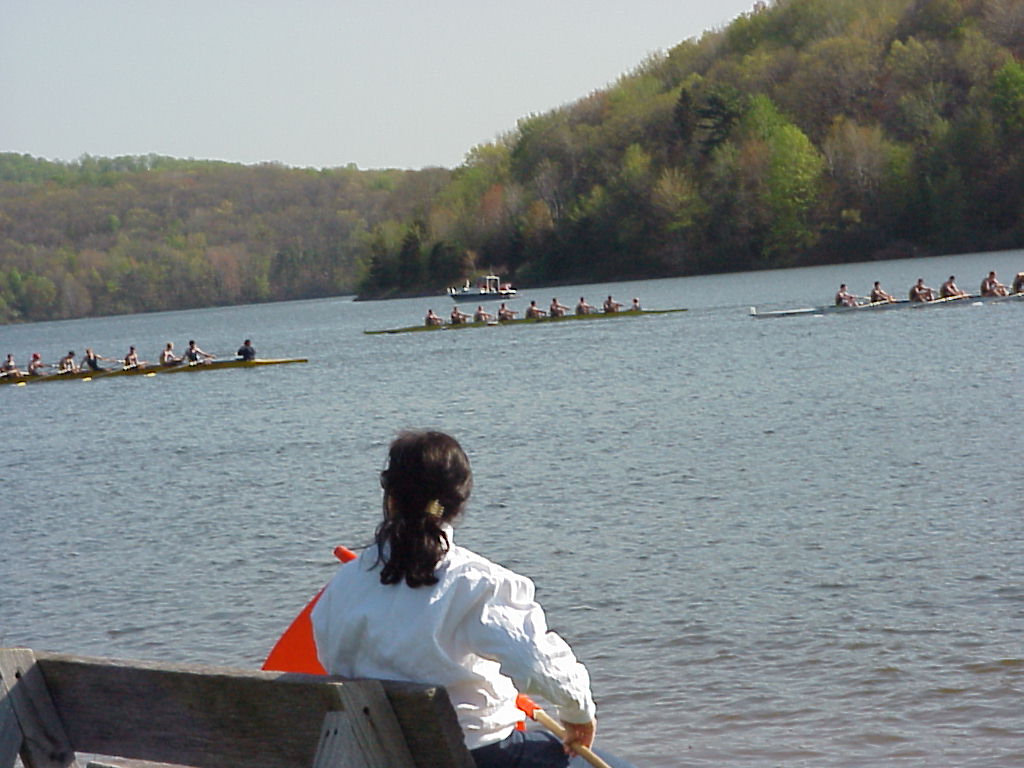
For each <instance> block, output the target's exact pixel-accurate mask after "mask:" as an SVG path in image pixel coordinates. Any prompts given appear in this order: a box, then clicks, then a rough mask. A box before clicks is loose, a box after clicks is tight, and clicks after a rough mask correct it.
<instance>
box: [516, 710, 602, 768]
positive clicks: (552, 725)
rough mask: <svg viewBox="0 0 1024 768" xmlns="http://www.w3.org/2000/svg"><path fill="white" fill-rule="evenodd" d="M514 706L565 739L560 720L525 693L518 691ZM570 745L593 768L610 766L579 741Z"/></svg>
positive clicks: (564, 731) (563, 728)
mask: <svg viewBox="0 0 1024 768" xmlns="http://www.w3.org/2000/svg"><path fill="white" fill-rule="evenodd" d="M516 706H517V707H519V708H520V709H521V710H523V712H525V713H526V716H527V717H529V718H530V719H531V720H536V721H537V722H538V723H540V724H541V725H543V726H544V727H545V728H547V729H548V730H549V731H551V732H552V733H553V734H555V736H557V737H558V738H560V739H561V740H562V741H563V742H564V741H565V736H566V730H565V727H564V726H563V725H562V724H561V723H560V722H558V721H557V720H555V718H553V717H552V716H551V715H549V714H548V713H547V712H545V711H544V710H543V709H541V708H540V707H539V706H537V704H536V703H535V702H534V701H533V699H531V698H530V697H529V696H527V695H526V694H525V693H520V694H519V695H518V696H517V697H516ZM571 746H572V748H573V750H575V751H576V753H577V754H578V755H579V756H580V757H582V758H583V759H584V760H586V761H587V762H588V763H590V764H591V765H592V766H594V768H612V767H611V766H610V765H608V763H606V762H605V761H604V760H602V759H601V758H600V757H598V756H597V755H596V754H594V751H593V750H592V749H591V748H590V747H585V746H583V745H582V744H580V743H579V742H577V743H575V744H572V745H571Z"/></svg>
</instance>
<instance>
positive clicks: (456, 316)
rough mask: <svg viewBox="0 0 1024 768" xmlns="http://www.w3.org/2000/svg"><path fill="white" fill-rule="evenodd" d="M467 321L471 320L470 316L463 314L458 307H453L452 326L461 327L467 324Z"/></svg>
mask: <svg viewBox="0 0 1024 768" xmlns="http://www.w3.org/2000/svg"><path fill="white" fill-rule="evenodd" d="M467 320H469V314H467V313H466V312H463V311H462V310H461V309H459V308H458V307H452V314H451V320H450V322H451V324H452V325H460V324H462V323H464V322H466V321H467Z"/></svg>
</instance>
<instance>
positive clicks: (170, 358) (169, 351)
mask: <svg viewBox="0 0 1024 768" xmlns="http://www.w3.org/2000/svg"><path fill="white" fill-rule="evenodd" d="M180 362H181V358H180V357H178V356H177V355H176V354H174V342H173V341H168V342H167V346H165V347H164V350H163V352H161V353H160V365H177V364H178V363H180Z"/></svg>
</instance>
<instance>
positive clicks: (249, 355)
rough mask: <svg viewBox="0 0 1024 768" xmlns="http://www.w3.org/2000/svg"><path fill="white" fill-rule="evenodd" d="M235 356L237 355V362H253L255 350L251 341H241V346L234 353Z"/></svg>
mask: <svg viewBox="0 0 1024 768" xmlns="http://www.w3.org/2000/svg"><path fill="white" fill-rule="evenodd" d="M235 354H236V355H238V359H239V360H244V361H245V362H247V363H249V362H252V361H253V360H255V359H256V350H255V349H254V348H253V346H252V340H251V339H246V340H245V341H243V342H242V346H240V347H239V348H238V351H237V352H235Z"/></svg>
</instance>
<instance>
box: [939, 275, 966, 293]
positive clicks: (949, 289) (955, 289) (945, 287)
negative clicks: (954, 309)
mask: <svg viewBox="0 0 1024 768" xmlns="http://www.w3.org/2000/svg"><path fill="white" fill-rule="evenodd" d="M966 296H967V292H966V291H961V290H960V287H959V286H958V285H957V284H956V277H954V276H953V275H950V276H949V280H947V281H946V282H944V283H943V284H942V285H941V286H940V287H939V298H940V299H962V298H964V297H966Z"/></svg>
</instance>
